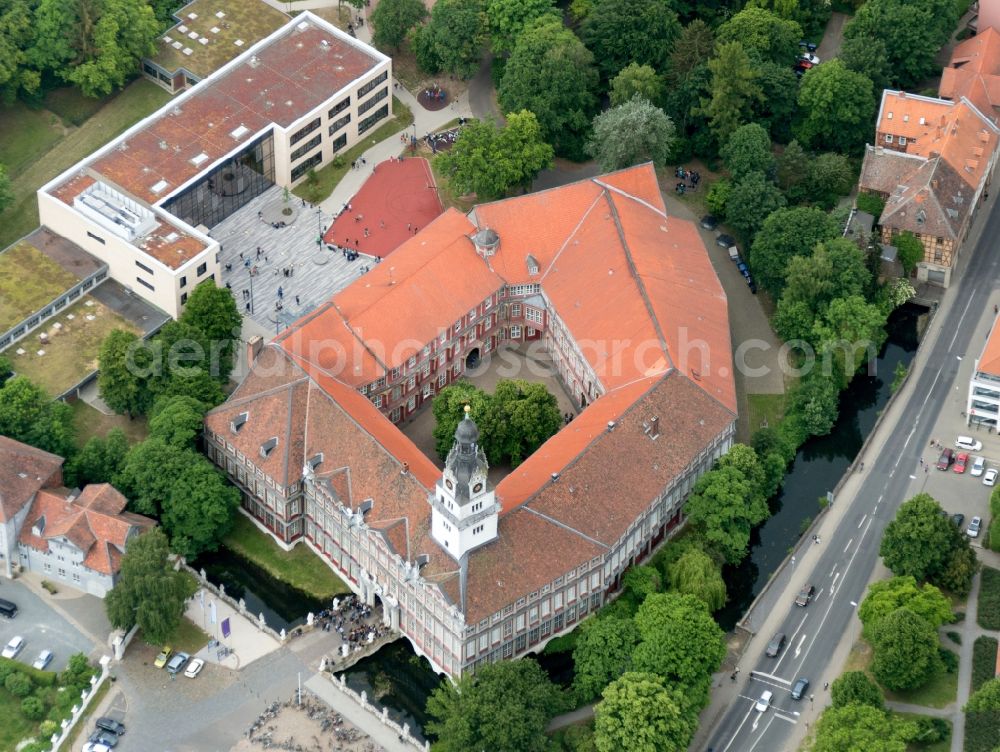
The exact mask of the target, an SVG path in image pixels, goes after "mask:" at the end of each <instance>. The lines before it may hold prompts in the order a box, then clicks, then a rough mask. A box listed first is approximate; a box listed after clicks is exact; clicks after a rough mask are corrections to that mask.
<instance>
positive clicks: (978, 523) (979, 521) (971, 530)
mask: <svg viewBox="0 0 1000 752" xmlns="http://www.w3.org/2000/svg"><path fill="white" fill-rule="evenodd" d="M982 526H983V518H982V517H973V518H972V522H970V523H969V527H967V528H966V530H965V534H966V535H968V536H969V537H970V538H978V537H979V528H981V527H982Z"/></svg>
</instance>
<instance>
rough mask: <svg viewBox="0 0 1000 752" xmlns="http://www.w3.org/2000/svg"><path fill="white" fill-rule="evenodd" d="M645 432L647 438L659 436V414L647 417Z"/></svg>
mask: <svg viewBox="0 0 1000 752" xmlns="http://www.w3.org/2000/svg"><path fill="white" fill-rule="evenodd" d="M646 426H647V428H646V433H647V434H649V438H651V439H657V438H659V436H660V418H659V416H654V417H652V418H650V419H649V422H648V423H647V424H646Z"/></svg>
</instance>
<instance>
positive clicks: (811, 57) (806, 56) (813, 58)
mask: <svg viewBox="0 0 1000 752" xmlns="http://www.w3.org/2000/svg"><path fill="white" fill-rule="evenodd" d="M799 59H800V60H807V61H809V62H810V63H812V64H813V65H819V56H818V55H815V54H813V53H812V52H803V53H802V54H801V55H799Z"/></svg>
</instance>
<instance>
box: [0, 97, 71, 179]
mask: <svg viewBox="0 0 1000 752" xmlns="http://www.w3.org/2000/svg"><path fill="white" fill-rule="evenodd" d="M0 133H3V138H0V164H4V165H6V166H7V175H8V176H9V177H10V178H11V180H13V179H14V178H16V177H17V176H18V175H20V174H21V173H22V172H24V171H25V169H27V168H28V167H29V166H30V165H31V164H32V163H33V162H36V161H37V160H38V159H40V158H41V157H42V155H43V154H45V152H47V151H48V150H49V149H51V148H52V146H53V145H54V144H55V143H56V142H57V141H59V139H60V138H62V134H63V129H62V124H61V123H60V122H59V118H57V117H54V116H53V115H52V113H50V112H45V111H44V110H32V109H29V108H27V107H26V106H24V105H23V104H21V103H20V102H18V103H15V104H12V105H8V106H5V107H2V108H0Z"/></svg>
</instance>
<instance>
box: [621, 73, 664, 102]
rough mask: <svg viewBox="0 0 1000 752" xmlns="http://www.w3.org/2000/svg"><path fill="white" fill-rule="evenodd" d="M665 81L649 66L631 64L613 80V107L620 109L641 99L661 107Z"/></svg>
mask: <svg viewBox="0 0 1000 752" xmlns="http://www.w3.org/2000/svg"><path fill="white" fill-rule="evenodd" d="M663 95H664V87H663V79H662V78H660V76H659V75H657V73H656V71H655V70H653V69H652V68H651V67H650V66H648V65H639V64H638V63H629V64H628V65H627V66H625V67H624V68H622V69H621V70H620V71H619V72H618V75H617V76H615V77H614V78H613V79H611V91H610V92H609V97H610V99H611V106H612V107H618V106H619V105H623V104H625V103H626V102H630V101H631V100H632V98H633V97H641V98H642V99H645V100H646V101H647V102H649V103H650V104H654V105H656V106H657V107H659V106H660V105H661V103H662V101H663Z"/></svg>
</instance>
